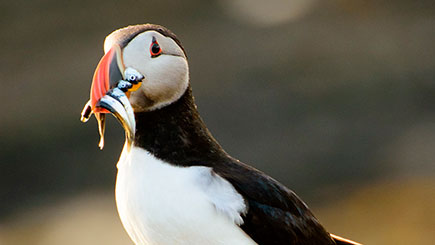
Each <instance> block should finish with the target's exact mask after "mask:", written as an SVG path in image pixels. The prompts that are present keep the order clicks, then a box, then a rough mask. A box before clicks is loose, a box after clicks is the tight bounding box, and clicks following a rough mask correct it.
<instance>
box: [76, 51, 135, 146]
mask: <svg viewBox="0 0 435 245" xmlns="http://www.w3.org/2000/svg"><path fill="white" fill-rule="evenodd" d="M143 78H144V76H143V75H142V74H140V73H139V72H138V71H136V70H135V69H133V68H131V67H128V68H126V69H125V68H124V64H123V62H122V55H121V49H120V47H119V46H118V45H114V46H113V47H112V48H111V49H110V50H109V51H108V52H107V53H106V54H105V55H104V56H103V58H101V60H100V62H99V64H98V66H97V69H96V70H95V73H94V77H93V80H92V86H91V93H90V100H89V101H88V102H87V103H86V105H85V106H84V108H83V111H82V114H81V121H82V122H87V121H88V120H89V118H90V116H91V115H92V114H94V115H95V118H96V119H97V122H98V131H99V133H100V142H99V147H100V149H103V147H104V131H105V122H106V113H112V114H113V115H114V116H115V117H116V118H117V119H118V121H119V122H120V123H121V125H122V126H123V128H124V130H125V133H126V139H127V141H128V142H132V140H133V138H134V134H135V131H136V122H135V118H134V112H133V108H132V107H131V104H130V102H129V101H128V96H129V94H130V92H131V91H135V90H136V89H138V88H139V87H140V83H141V81H142V80H143Z"/></svg>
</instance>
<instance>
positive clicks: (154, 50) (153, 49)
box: [150, 37, 162, 58]
mask: <svg viewBox="0 0 435 245" xmlns="http://www.w3.org/2000/svg"><path fill="white" fill-rule="evenodd" d="M150 53H151V58H155V57H157V56H159V55H160V54H161V53H162V49H161V48H160V45H159V43H158V42H157V40H156V38H155V37H153V41H152V43H151V46H150Z"/></svg>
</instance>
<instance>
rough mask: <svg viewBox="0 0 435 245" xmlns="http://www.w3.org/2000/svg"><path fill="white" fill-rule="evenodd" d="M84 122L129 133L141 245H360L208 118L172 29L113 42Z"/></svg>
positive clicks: (125, 192)
mask: <svg viewBox="0 0 435 245" xmlns="http://www.w3.org/2000/svg"><path fill="white" fill-rule="evenodd" d="M104 52H105V54H104V56H103V57H102V58H101V60H100V62H99V64H98V66H97V68H96V70H95V73H94V76H93V79H92V84H91V91H90V99H89V101H88V102H87V103H86V105H85V107H84V109H83V111H82V114H81V120H82V121H83V122H86V121H87V120H88V119H89V118H90V117H91V115H94V116H95V118H96V119H97V122H98V128H99V133H100V144H99V145H100V148H103V146H104V132H105V120H106V119H105V118H106V115H108V114H111V115H113V116H114V117H115V118H117V119H118V121H119V122H120V124H121V125H122V127H123V128H124V130H125V136H126V137H125V139H126V140H125V144H124V147H123V150H122V153H121V155H120V158H119V161H118V163H117V169H118V172H117V177H116V187H115V199H116V206H117V210H118V214H119V217H120V219H121V222H122V224H123V226H124V228H125V230H126V232H127V233H128V235H129V236H130V238H131V239H132V241H133V242H134V243H135V244H137V245H165V244H170V245H177V244H180V245H184V244H185V245H187V244H189V245H200V244H201V245H204V244H209V245H214V244H216V245H217V244H220V245H227V244H228V245H253V244H260V245H263V244H264V245H269V244H270V245H275V244H276V245H278V244H279V245H283V244H301V245H302V244H330V245H333V244H358V243H356V242H353V241H351V240H348V239H344V238H342V237H339V236H336V235H333V234H330V233H328V232H327V231H326V230H325V228H324V227H323V226H322V225H321V224H320V223H319V221H318V220H317V219H316V218H315V216H314V215H313V213H312V212H311V211H310V209H309V208H308V207H307V205H306V204H305V203H304V202H303V201H302V200H301V199H300V198H299V197H298V196H297V195H296V194H295V193H294V192H293V191H291V190H290V189H288V188H287V187H286V186H284V185H283V184H281V183H279V182H278V181H276V180H275V179H273V178H272V177H270V176H268V175H266V174H265V173H263V172H261V171H259V170H257V169H255V168H253V167H251V166H249V165H247V164H245V163H242V162H241V161H239V160H237V159H235V158H233V157H231V156H230V155H229V154H228V153H227V152H225V150H224V149H223V148H222V147H221V145H220V144H219V143H218V142H217V141H216V139H215V138H213V136H212V135H211V133H210V131H209V130H208V129H207V127H206V125H205V123H204V121H203V120H202V119H201V117H200V115H199V113H198V110H197V106H196V104H195V100H194V97H193V95H192V89H191V84H190V81H189V66H188V61H187V55H186V51H185V50H184V48H183V46H182V44H181V42H180V40H179V39H178V38H177V37H176V35H175V34H174V33H173V32H171V31H170V30H169V29H167V28H165V27H163V26H161V25H155V24H140V25H132V26H127V27H124V28H121V29H118V30H116V31H114V32H112V33H111V34H110V35H108V36H107V37H106V39H105V41H104Z"/></svg>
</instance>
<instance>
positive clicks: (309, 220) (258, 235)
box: [213, 160, 335, 245]
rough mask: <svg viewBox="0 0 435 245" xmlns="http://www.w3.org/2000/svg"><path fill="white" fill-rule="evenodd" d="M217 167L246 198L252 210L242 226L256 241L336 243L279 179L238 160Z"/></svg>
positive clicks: (248, 212) (269, 242)
mask: <svg viewBox="0 0 435 245" xmlns="http://www.w3.org/2000/svg"><path fill="white" fill-rule="evenodd" d="M215 166H216V167H213V170H214V171H215V172H216V173H217V174H219V175H220V176H222V177H223V178H225V179H226V180H228V181H229V182H230V183H231V184H232V185H233V186H234V188H236V190H237V191H238V192H239V193H240V194H241V195H242V196H243V197H244V198H245V200H246V202H247V206H248V211H247V213H246V214H245V216H244V218H243V220H244V223H243V225H241V226H240V227H241V228H242V229H243V231H245V232H246V234H248V235H249V236H250V237H251V238H252V239H253V240H254V241H255V242H256V243H258V244H261V245H263V244H264V245H266V244H267V245H269V244H280V245H283V244H335V242H334V241H333V240H332V238H331V236H330V235H329V233H328V232H326V231H325V229H324V228H323V227H322V226H321V225H320V223H319V222H318V221H317V219H316V218H315V217H314V215H313V214H312V213H311V211H310V210H309V209H308V207H307V206H306V205H305V203H304V202H302V201H301V199H299V197H298V196H296V194H295V193H293V192H292V191H291V190H289V189H288V188H286V187H285V186H284V185H282V184H280V183H279V182H278V181H276V180H274V179H273V178H271V177H269V176H267V175H266V174H264V173H262V172H260V171H258V170H256V169H254V168H252V167H250V166H248V165H245V164H243V163H241V162H239V161H238V160H233V161H232V162H227V163H224V164H219V165H215Z"/></svg>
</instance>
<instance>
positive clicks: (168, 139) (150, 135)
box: [133, 85, 229, 166]
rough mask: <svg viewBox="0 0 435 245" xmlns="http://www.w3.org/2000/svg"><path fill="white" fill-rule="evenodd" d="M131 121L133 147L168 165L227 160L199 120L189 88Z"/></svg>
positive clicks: (137, 114) (210, 164)
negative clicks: (134, 131) (134, 125)
mask: <svg viewBox="0 0 435 245" xmlns="http://www.w3.org/2000/svg"><path fill="white" fill-rule="evenodd" d="M135 118H136V136H135V140H134V143H133V144H134V145H135V146H138V147H141V148H143V149H145V150H147V151H148V152H150V153H151V154H153V155H154V156H155V157H157V158H159V159H162V160H164V161H166V162H168V163H171V164H174V165H179V166H194V165H205V166H213V165H214V164H215V163H216V162H219V161H222V160H224V159H228V158H229V156H228V155H227V154H226V153H225V151H224V150H223V149H222V147H221V146H220V145H219V143H217V141H216V140H215V139H214V138H213V136H212V135H211V134H210V132H209V131H208V129H207V127H206V126H205V124H204V122H203V121H202V119H201V117H200V115H199V113H198V110H197V109H196V105H195V101H194V99H193V96H192V90H191V88H190V85H189V87H188V88H187V89H186V92H185V93H184V94H183V95H182V96H181V98H180V99H178V100H177V101H176V102H174V103H172V104H170V105H168V106H165V107H163V108H160V109H157V110H154V111H149V112H140V113H135Z"/></svg>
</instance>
